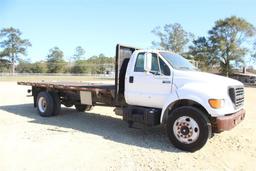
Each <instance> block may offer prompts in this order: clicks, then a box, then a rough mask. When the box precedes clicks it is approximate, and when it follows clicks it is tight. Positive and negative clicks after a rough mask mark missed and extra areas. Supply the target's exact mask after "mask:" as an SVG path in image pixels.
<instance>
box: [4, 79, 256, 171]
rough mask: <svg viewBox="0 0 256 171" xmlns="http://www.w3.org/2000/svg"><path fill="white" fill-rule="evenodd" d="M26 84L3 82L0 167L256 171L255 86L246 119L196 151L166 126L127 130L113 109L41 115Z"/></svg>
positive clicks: (248, 99) (67, 110) (248, 90)
mask: <svg viewBox="0 0 256 171" xmlns="http://www.w3.org/2000/svg"><path fill="white" fill-rule="evenodd" d="M27 89H28V87H26V86H18V85H16V83H15V82H0V170H1V171H5V170H15V171H16V170H33V171H35V170H36V171H39V170H49V171H50V170H194V169H196V170H232V171H233V170H255V163H256V107H255V105H256V88H246V89H245V90H246V91H245V93H246V104H245V107H246V111H247V115H246V118H245V120H244V121H243V122H242V123H241V124H240V125H238V126H237V127H236V128H234V129H233V130H231V131H228V132H224V133H222V134H217V135H215V136H214V137H213V138H212V139H210V140H209V141H208V143H207V144H206V146H205V147H204V148H202V149H201V150H200V151H197V152H195V153H187V152H183V151H180V150H178V149H176V148H175V147H173V146H172V145H171V144H170V143H169V140H168V138H167V137H166V135H165V130H164V127H161V126H159V127H154V128H138V129H131V128H128V126H127V124H126V123H125V122H123V121H122V120H121V118H120V117H118V116H116V115H115V114H114V112H113V108H107V107H95V108H94V109H93V110H92V111H90V112H89V113H78V112H76V111H75V110H74V109H72V108H64V107H63V108H62V114H61V115H58V116H56V117H50V118H42V117H40V116H38V114H37V111H36V110H35V109H34V108H33V105H32V98H31V97H26V95H27V93H26V90H27Z"/></svg>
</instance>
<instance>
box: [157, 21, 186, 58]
mask: <svg viewBox="0 0 256 171" xmlns="http://www.w3.org/2000/svg"><path fill="white" fill-rule="evenodd" d="M152 33H154V34H155V35H156V36H158V37H159V39H160V42H154V41H153V42H152V44H153V45H154V46H158V47H159V46H160V47H161V48H163V49H165V50H171V51H173V52H175V53H182V52H184V49H185V47H186V45H187V44H188V42H189V37H190V33H188V32H186V31H185V30H184V29H183V27H182V26H181V25H180V24H178V23H175V24H166V25H165V26H164V29H163V31H162V29H161V27H159V26H158V27H156V28H155V29H153V31H152Z"/></svg>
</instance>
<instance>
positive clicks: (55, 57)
mask: <svg viewBox="0 0 256 171" xmlns="http://www.w3.org/2000/svg"><path fill="white" fill-rule="evenodd" d="M63 56H64V54H63V52H62V51H61V50H60V49H59V48H58V47H54V48H52V49H50V50H49V54H48V56H47V68H48V72H49V73H63V72H64V71H65V67H66V62H65V61H64V58H63Z"/></svg>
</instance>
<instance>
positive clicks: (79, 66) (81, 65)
mask: <svg viewBox="0 0 256 171" xmlns="http://www.w3.org/2000/svg"><path fill="white" fill-rule="evenodd" d="M87 72H88V65H87V62H86V61H85V60H77V61H76V62H75V65H74V66H73V67H72V68H71V73H87Z"/></svg>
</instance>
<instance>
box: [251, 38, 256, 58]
mask: <svg viewBox="0 0 256 171" xmlns="http://www.w3.org/2000/svg"><path fill="white" fill-rule="evenodd" d="M251 62H252V63H256V41H255V42H254V44H253V53H252V54H251V58H250V63H251Z"/></svg>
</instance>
